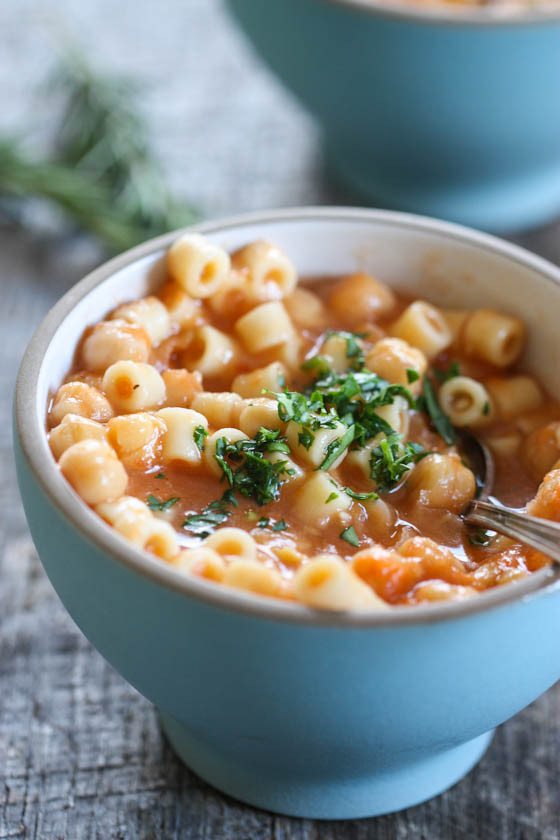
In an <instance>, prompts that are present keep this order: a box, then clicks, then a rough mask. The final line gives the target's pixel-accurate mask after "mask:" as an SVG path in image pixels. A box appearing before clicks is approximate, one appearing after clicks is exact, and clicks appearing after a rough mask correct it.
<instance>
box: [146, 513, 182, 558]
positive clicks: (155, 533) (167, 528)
mask: <svg viewBox="0 0 560 840" xmlns="http://www.w3.org/2000/svg"><path fill="white" fill-rule="evenodd" d="M144 548H145V550H146V551H149V552H150V553H151V554H155V555H156V557H159V558H160V559H161V560H173V558H174V557H176V556H177V554H178V553H179V542H178V540H177V533H176V531H175V528H173V527H172V526H171V525H170V524H169V523H168V522H163V521H162V520H161V519H156V518H155V517H153V518H152V520H151V521H150V522H149V524H148V529H147V534H146V540H145V542H144Z"/></svg>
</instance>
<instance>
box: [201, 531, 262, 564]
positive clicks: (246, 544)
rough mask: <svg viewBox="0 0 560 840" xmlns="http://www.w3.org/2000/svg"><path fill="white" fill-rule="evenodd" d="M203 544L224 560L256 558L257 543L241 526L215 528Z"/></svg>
mask: <svg viewBox="0 0 560 840" xmlns="http://www.w3.org/2000/svg"><path fill="white" fill-rule="evenodd" d="M204 545H205V546H206V547H207V548H211V549H212V550H213V551H216V552H217V553H218V554H219V555H220V557H223V558H224V559H225V560H233V559H240V560H256V559H257V544H256V542H255V540H254V539H253V537H252V536H251V535H250V534H248V533H247V531H244V530H243V528H217V529H216V530H215V531H214V533H213V534H210V536H209V537H206V539H205V541H204Z"/></svg>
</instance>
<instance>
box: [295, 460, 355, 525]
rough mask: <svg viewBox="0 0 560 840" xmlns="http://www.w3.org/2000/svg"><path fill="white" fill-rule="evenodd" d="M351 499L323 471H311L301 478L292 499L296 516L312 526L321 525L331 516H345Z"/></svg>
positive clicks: (331, 517)
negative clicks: (307, 476) (308, 474)
mask: <svg viewBox="0 0 560 840" xmlns="http://www.w3.org/2000/svg"><path fill="white" fill-rule="evenodd" d="M351 506H352V500H351V498H350V497H349V496H347V494H346V493H345V492H344V490H343V488H342V487H341V486H340V485H339V484H338V483H337V482H336V481H334V480H333V479H332V478H331V477H330V476H329V475H328V474H327V473H325V472H313V473H311V475H310V476H309V478H305V479H304V480H302V483H301V486H300V487H299V489H298V491H297V493H296V496H295V498H294V501H293V509H294V512H295V513H296V515H297V516H298V518H299V519H300V520H301V521H303V522H305V523H307V524H311V525H314V526H319V527H320V526H322V525H325V524H326V523H327V522H329V521H330V520H332V519H333V517H337V518H338V519H340V517H341V516H342V517H344V516H345V511H347V510H348V509H349V508H350V507H351Z"/></svg>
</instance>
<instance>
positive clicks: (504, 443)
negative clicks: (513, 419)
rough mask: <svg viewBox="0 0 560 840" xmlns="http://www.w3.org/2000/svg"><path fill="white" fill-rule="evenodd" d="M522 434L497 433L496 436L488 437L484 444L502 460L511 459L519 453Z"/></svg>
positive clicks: (515, 432)
mask: <svg viewBox="0 0 560 840" xmlns="http://www.w3.org/2000/svg"><path fill="white" fill-rule="evenodd" d="M521 440H522V437H521V432H518V431H515V430H513V431H511V432H502V433H500V432H496V434H492V435H487V436H486V437H485V438H484V442H485V443H486V445H487V446H489V447H490V449H491V450H492V452H493V453H494V455H498V456H500V457H501V458H511V457H512V456H513V455H515V454H516V453H517V452H518V451H519V447H520V446H521Z"/></svg>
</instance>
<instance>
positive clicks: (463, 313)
mask: <svg viewBox="0 0 560 840" xmlns="http://www.w3.org/2000/svg"><path fill="white" fill-rule="evenodd" d="M441 314H442V315H443V317H444V318H445V323H446V324H447V326H448V327H449V329H450V331H451V336H452V340H451V344H452V345H453V346H458V345H459V344H460V342H461V334H462V331H463V327H464V325H465V323H466V321H467V318H469V317H470V315H471V313H470V312H469V311H468V310H467V309H442V310H441Z"/></svg>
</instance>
